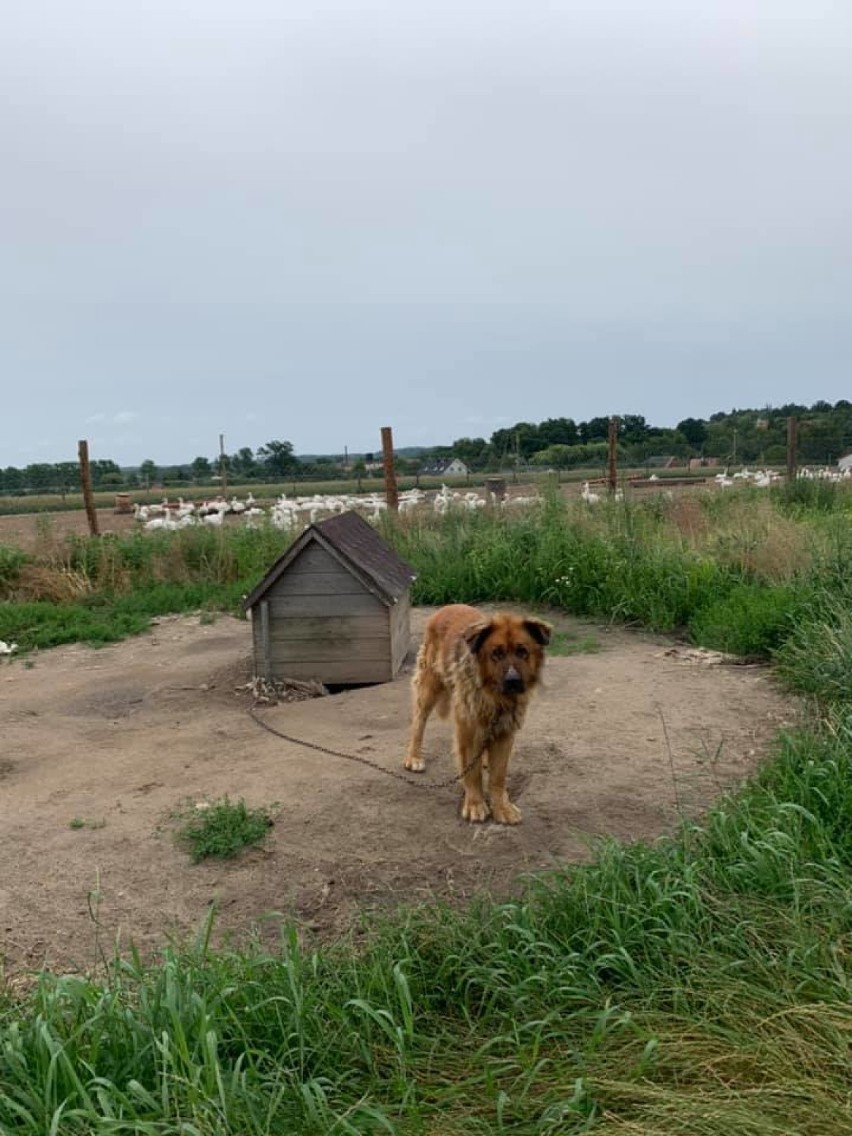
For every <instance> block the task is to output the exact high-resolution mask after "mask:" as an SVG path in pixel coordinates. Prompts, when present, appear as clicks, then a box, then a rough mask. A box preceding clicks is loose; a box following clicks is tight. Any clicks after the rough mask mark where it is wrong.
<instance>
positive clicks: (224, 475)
mask: <svg viewBox="0 0 852 1136" xmlns="http://www.w3.org/2000/svg"><path fill="white" fill-rule="evenodd" d="M219 486H220V489H221V492H222V496H223V497H224V496H226V494H227V492H228V470H227V467H226V463H225V435H224V434H220V435H219Z"/></svg>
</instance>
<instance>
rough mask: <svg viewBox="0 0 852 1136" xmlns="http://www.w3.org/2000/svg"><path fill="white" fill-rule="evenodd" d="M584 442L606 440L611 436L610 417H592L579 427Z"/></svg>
mask: <svg viewBox="0 0 852 1136" xmlns="http://www.w3.org/2000/svg"><path fill="white" fill-rule="evenodd" d="M577 430H578V432H579V435H580V440H581V441H583V442H605V441H607V439H608V438H609V418H603V417H599V418H590V419H589V421H588V422H581V423H580V425H579V426H578V427H577Z"/></svg>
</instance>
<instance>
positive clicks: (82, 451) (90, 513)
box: [77, 440, 98, 536]
mask: <svg viewBox="0 0 852 1136" xmlns="http://www.w3.org/2000/svg"><path fill="white" fill-rule="evenodd" d="M77 454H78V456H79V458H80V485H81V487H82V489H83V503H84V504H85V506H86V516H87V517H88V519H89V532H90V533H91V535H92V536H98V514H97V512H96V510H95V498H94V497H93V495H92V470H91V467H90V466H89V443H88V442H87V441H85V440H83V441H81V442H78V443H77Z"/></svg>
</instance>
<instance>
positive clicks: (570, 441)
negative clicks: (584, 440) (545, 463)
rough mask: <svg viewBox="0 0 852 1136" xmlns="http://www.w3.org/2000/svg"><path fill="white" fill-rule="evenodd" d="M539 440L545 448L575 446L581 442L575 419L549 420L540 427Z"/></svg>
mask: <svg viewBox="0 0 852 1136" xmlns="http://www.w3.org/2000/svg"><path fill="white" fill-rule="evenodd" d="M538 440H539V442H540V444H541V446H542V447H545V446H574V445H576V444H577V442H579V440H580V436H579V434H578V433H577V423H576V422H575V421H574V419H573V418H547V419H545V421H544V422H542V423H541V424H540V425H539V428H538Z"/></svg>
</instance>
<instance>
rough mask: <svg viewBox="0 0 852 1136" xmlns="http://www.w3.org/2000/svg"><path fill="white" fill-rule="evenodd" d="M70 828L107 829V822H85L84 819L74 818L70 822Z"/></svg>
mask: <svg viewBox="0 0 852 1136" xmlns="http://www.w3.org/2000/svg"><path fill="white" fill-rule="evenodd" d="M68 827H69V828H91V829H96V828H106V821H105V820H83V818H82V817H74V818H73V819H72V820H71V821H69V822H68Z"/></svg>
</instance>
